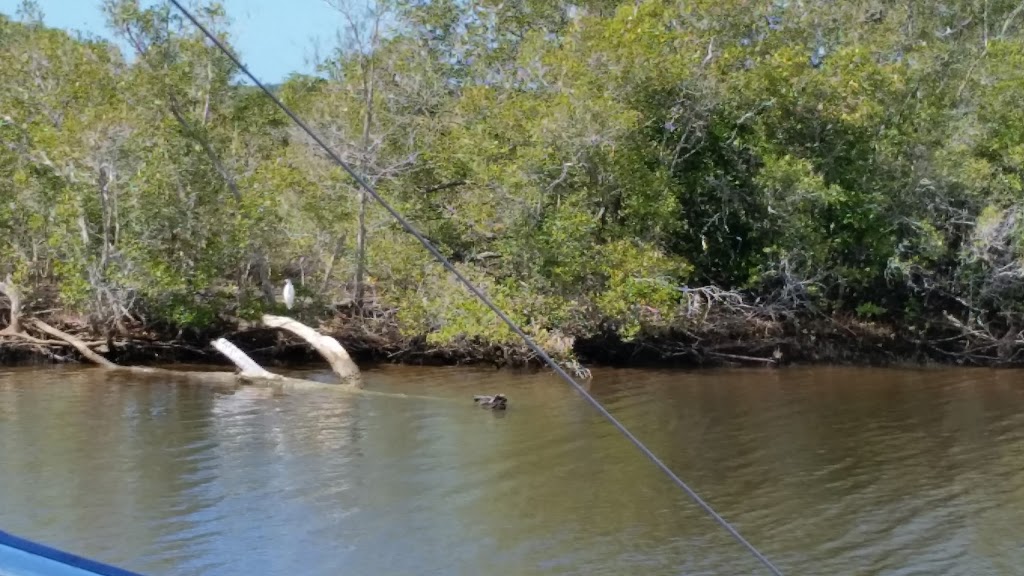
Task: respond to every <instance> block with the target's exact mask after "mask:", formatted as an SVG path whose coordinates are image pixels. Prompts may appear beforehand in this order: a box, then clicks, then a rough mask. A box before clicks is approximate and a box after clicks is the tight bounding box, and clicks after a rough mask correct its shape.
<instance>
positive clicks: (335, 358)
mask: <svg viewBox="0 0 1024 576" xmlns="http://www.w3.org/2000/svg"><path fill="white" fill-rule="evenodd" d="M263 324H264V325H266V326H269V327H271V328H280V329H282V330H287V331H288V332H291V333H292V334H295V335H296V336H298V337H299V338H302V339H303V340H305V341H306V342H307V343H308V344H309V345H310V346H312V347H313V349H314V350H316V351H317V352H319V353H320V355H321V356H323V357H324V359H326V360H327V362H328V363H329V364H330V365H331V369H332V370H334V373H335V374H337V375H338V377H339V378H341V379H342V380H348V379H350V378H353V377H356V376H358V375H359V367H358V366H356V363H355V362H353V361H352V357H351V356H349V355H348V352H347V351H346V350H345V348H344V347H343V346H342V345H341V344H340V343H339V342H338V341H337V340H335V339H334V338H331V337H330V336H324V335H323V334H320V333H319V332H317V331H316V330H313V329H312V328H310V327H309V326H306V325H305V324H303V323H301V322H298V321H296V320H292V319H291V318H287V317H285V316H271V315H270V314H264V315H263ZM232 361H233V360H232ZM254 364H255V362H254ZM236 365H237V363H236ZM239 368H241V366H239ZM243 370H244V368H243Z"/></svg>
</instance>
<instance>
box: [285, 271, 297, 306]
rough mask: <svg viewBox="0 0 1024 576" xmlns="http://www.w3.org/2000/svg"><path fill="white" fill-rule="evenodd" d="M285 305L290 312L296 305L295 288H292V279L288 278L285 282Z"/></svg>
mask: <svg viewBox="0 0 1024 576" xmlns="http://www.w3.org/2000/svg"><path fill="white" fill-rule="evenodd" d="M284 305H285V306H287V307H288V309H289V310H291V309H292V306H294V305H295V286H292V279H291V278H288V279H286V280H285V281H284Z"/></svg>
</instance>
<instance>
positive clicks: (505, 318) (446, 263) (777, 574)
mask: <svg viewBox="0 0 1024 576" xmlns="http://www.w3.org/2000/svg"><path fill="white" fill-rule="evenodd" d="M169 1H170V2H171V4H174V6H175V7H176V8H177V9H178V10H180V11H181V12H182V13H183V14H184V15H185V17H186V18H188V19H189V20H190V21H191V22H192V23H193V24H195V26H196V27H197V28H199V30H201V31H202V32H203V34H204V35H205V36H206V37H207V38H208V39H209V40H210V41H211V42H213V43H214V45H216V46H217V48H219V49H220V51H221V52H223V53H224V55H226V56H227V57H228V58H229V59H230V60H231V61H232V62H233V63H234V64H235V66H238V69H239V70H241V71H242V73H243V74H245V75H246V76H247V77H248V78H249V79H250V80H252V82H253V83H254V84H256V86H258V87H259V88H260V89H261V90H262V91H263V92H264V93H265V94H266V95H267V97H268V98H270V99H271V100H272V101H273V102H274V104H276V105H277V107H278V108H280V109H281V111H282V112H284V113H285V114H287V115H288V117H289V118H291V119H292V121H294V122H295V124H296V125H298V126H299V128H301V129H302V130H303V131H304V132H305V133H306V134H307V135H308V136H309V137H310V138H312V139H313V141H314V142H316V143H317V144H319V145H320V147H321V148H323V150H324V152H326V153H327V155H328V156H330V157H331V159H332V160H334V161H335V162H336V163H337V164H338V165H339V166H341V167H342V169H344V170H345V172H347V173H348V174H349V176H351V177H352V178H353V179H354V180H355V181H356V182H357V183H358V184H359V185H360V186H361V187H362V188H363V190H366V192H367V193H368V194H370V196H372V197H373V199H374V200H376V201H377V203H378V204H380V205H381V206H382V207H383V208H384V209H385V210H387V211H388V212H389V213H390V214H391V215H392V216H393V217H394V218H395V220H397V221H398V223H399V224H401V225H402V227H403V228H405V230H406V231H407V232H408V233H409V234H412V235H413V236H414V237H415V238H416V239H417V240H419V242H420V244H423V247H424V248H426V249H427V251H429V252H430V253H431V254H432V255H433V256H434V258H436V259H437V261H438V262H440V263H441V264H442V265H443V266H444V267H445V268H447V269H448V271H449V272H451V273H452V274H454V275H455V277H456V278H457V279H458V280H459V281H460V282H462V284H463V285H465V286H466V288H467V289H468V290H469V291H470V292H472V293H473V294H474V295H475V296H476V297H477V298H479V299H480V301H481V302H483V303H484V304H485V305H486V306H487V307H488V308H490V309H491V310H492V311H493V312H494V313H495V314H497V316H498V318H500V319H501V320H502V321H503V322H504V323H505V324H506V325H508V327H509V329H510V330H512V331H513V332H515V333H516V335H517V336H519V337H520V338H522V339H523V341H524V342H525V343H526V345H527V346H528V347H529V348H530V349H531V350H533V352H534V353H535V354H537V356H538V357H540V358H541V359H542V360H543V361H544V363H545V364H547V365H548V366H550V367H551V369H552V370H554V371H555V373H556V374H558V375H559V376H561V377H562V379H563V380H565V381H566V382H568V383H569V385H571V386H572V387H573V388H575V389H576V391H577V392H578V393H579V394H580V395H581V396H583V398H584V399H585V400H587V402H589V403H590V404H591V405H592V406H593V407H594V408H595V409H596V410H597V411H598V412H599V413H600V414H601V415H602V416H604V417H605V418H606V419H607V420H608V421H609V422H611V423H612V425H613V426H615V427H616V428H617V429H618V430H619V432H621V433H622V434H623V435H624V436H625V437H626V438H627V439H628V440H629V441H630V442H632V443H633V444H634V445H635V446H636V447H637V448H638V449H639V450H640V451H641V452H642V453H643V454H644V455H645V456H647V458H649V459H650V460H651V462H654V464H655V465H656V466H657V467H658V468H660V469H661V471H662V472H664V473H665V475H667V476H668V477H669V478H670V479H671V480H672V481H673V482H675V484H676V485H677V486H678V487H679V488H680V489H682V490H683V492H685V493H686V494H687V495H688V496H689V497H690V498H691V499H692V500H693V501H694V502H696V503H697V505H698V506H700V507H701V508H702V509H703V510H704V511H705V512H706V513H707V514H708V515H709V516H711V517H712V518H713V519H714V520H715V521H716V522H718V523H719V524H720V525H721V526H722V528H724V529H725V530H726V531H727V532H729V534H731V535H732V537H733V538H735V539H736V541H737V542H739V543H740V544H742V545H743V546H744V547H746V548H747V550H749V551H750V553H751V554H753V555H754V557H755V558H757V559H758V560H760V561H761V563H762V564H764V566H765V567H766V568H768V570H769V571H771V573H772V574H775V576H782V572H781V571H779V569H778V568H776V567H775V565H774V564H772V563H771V562H770V561H769V560H768V558H766V557H765V556H764V554H761V552H759V551H758V550H757V548H755V547H754V545H753V544H751V543H750V542H748V541H747V539H746V538H744V537H743V536H741V535H740V533H739V532H738V531H737V530H736V529H735V528H733V527H732V525H731V524H729V523H728V522H726V521H725V519H724V518H722V517H721V516H720V515H719V514H718V513H717V512H715V510H714V509H713V508H712V507H711V506H710V505H709V504H708V503H707V502H705V501H704V499H703V498H701V497H700V496H699V495H698V494H697V493H696V492H695V491H694V490H693V489H692V488H690V486H689V485H688V484H687V483H686V482H683V480H682V479H681V478H680V477H679V476H677V475H676V474H675V472H673V471H672V469H671V468H669V467H668V466H666V465H665V463H664V462H662V461H661V459H660V458H658V457H657V456H656V455H655V454H654V452H652V451H651V450H650V449H649V448H647V446H645V445H644V443H643V442H641V441H640V440H639V439H638V438H637V437H636V436H634V435H633V433H632V432H630V431H629V430H628V429H627V428H626V427H625V426H624V425H623V424H622V423H621V422H619V421H618V420H617V419H616V418H615V417H614V416H612V415H611V413H610V412H608V410H606V409H605V407H604V406H602V405H601V403H600V402H598V401H597V399H595V398H594V397H593V396H591V395H590V393H589V392H587V391H586V389H584V388H583V386H581V385H580V384H579V382H576V380H575V379H573V377H572V376H570V375H569V374H568V373H567V372H566V371H565V370H563V369H562V367H561V366H559V364H558V363H557V362H555V361H554V360H553V359H552V358H551V357H550V356H548V354H547V353H546V352H544V350H543V349H542V348H541V347H540V346H538V345H537V344H536V343H535V342H534V341H533V340H532V339H531V338H530V337H529V336H527V335H526V333H525V332H523V330H522V329H521V328H519V326H518V325H516V323H515V322H514V321H512V319H511V318H509V317H508V316H507V315H506V314H505V313H504V312H502V310H501V309H500V308H498V306H497V305H495V304H494V303H493V302H491V299H490V298H488V297H487V295H486V294H484V293H483V292H482V291H481V290H480V289H479V288H477V287H476V286H474V285H473V283H472V282H470V281H469V280H468V279H467V278H466V277H465V276H463V275H462V273H461V272H459V271H458V269H457V268H455V266H454V265H453V264H452V263H451V262H449V261H448V259H447V258H445V257H444V255H443V254H441V252H440V251H438V249H437V248H435V247H434V245H433V244H431V243H430V241H429V240H427V239H426V238H425V237H424V236H423V235H422V234H421V233H420V232H419V231H418V230H417V229H416V228H415V227H414V226H413V225H412V224H411V223H409V222H408V221H407V220H406V219H405V218H404V217H403V216H402V215H401V214H400V213H399V212H398V211H397V210H395V209H394V208H393V207H392V206H391V205H390V204H388V202H387V201H386V200H384V199H383V198H381V197H380V195H378V194H377V191H376V190H374V189H373V187H372V186H370V185H369V184H368V183H367V182H366V181H365V180H364V179H363V178H362V177H361V176H359V174H356V172H355V171H354V170H353V169H352V168H351V167H349V165H348V164H347V163H346V162H345V161H344V160H342V159H341V158H340V157H339V156H338V155H337V154H336V153H335V152H334V151H333V150H331V148H330V147H329V146H327V144H326V143H324V141H323V139H321V138H320V136H318V135H317V134H316V133H315V132H313V130H312V129H310V128H309V126H307V125H306V123H305V122H303V121H302V119H300V118H299V117H298V116H297V115H296V114H295V113H294V112H292V111H291V109H290V108H288V107H287V106H285V105H284V103H283V102H281V101H280V100H279V99H278V98H277V96H275V95H274V93H273V92H271V91H270V90H268V89H267V87H266V86H264V85H263V83H262V82H260V81H259V79H257V78H256V76H254V75H253V74H252V72H250V71H249V69H248V68H247V67H246V66H245V65H244V64H242V62H241V60H239V59H238V58H237V57H236V56H235V55H234V54H232V53H231V51H230V50H228V48H227V47H226V46H225V45H224V44H223V43H222V42H221V41H220V40H219V39H218V38H217V37H216V36H214V35H213V34H212V33H211V32H210V31H209V30H207V28H206V26H204V25H203V24H202V23H201V22H199V20H198V19H196V17H195V16H193V15H192V13H191V12H190V11H188V10H187V9H186V8H185V7H184V6H182V5H181V3H180V2H179V1H178V0H169Z"/></svg>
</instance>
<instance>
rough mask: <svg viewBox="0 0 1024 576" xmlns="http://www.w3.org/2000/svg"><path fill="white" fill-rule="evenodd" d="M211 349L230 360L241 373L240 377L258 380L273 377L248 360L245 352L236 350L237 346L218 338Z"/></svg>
mask: <svg viewBox="0 0 1024 576" xmlns="http://www.w3.org/2000/svg"><path fill="white" fill-rule="evenodd" d="M213 347H214V348H216V349H217V351H218V352H220V353H221V354H223V355H224V356H226V357H227V358H228V360H231V362H232V363H233V364H234V365H235V366H238V368H239V369H240V370H241V371H242V374H241V375H242V376H251V377H258V378H266V377H268V376H273V374H271V373H270V372H267V370H266V369H264V368H263V367H262V366H260V365H259V364H257V363H256V361H255V360H253V359H252V358H249V356H248V355H247V354H246V353H245V352H242V351H241V350H239V349H238V347H237V346H235V345H234V344H232V343H231V342H228V341H227V340H225V339H223V338H218V339H216V340H214V341H213Z"/></svg>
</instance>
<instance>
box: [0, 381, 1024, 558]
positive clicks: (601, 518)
mask: <svg viewBox="0 0 1024 576" xmlns="http://www.w3.org/2000/svg"><path fill="white" fill-rule="evenodd" d="M296 374H302V375H304V376H305V377H314V378H318V379H323V380H327V381H329V378H330V375H329V374H328V373H326V372H323V371H309V370H307V371H297V372H296ZM366 380H367V385H368V387H369V388H372V389H374V390H380V391H387V392H397V393H402V394H414V395H420V396H426V397H431V398H437V399H441V400H444V401H437V402H428V401H424V400H417V399H410V398H395V397H388V396H358V395H337V394H331V393H318V392H311V393H302V394H298V393H296V394H289V395H283V396H282V395H277V396H275V395H272V394H269V393H267V392H265V391H262V390H258V389H252V388H244V389H241V390H239V391H237V392H235V393H231V394H225V393H216V392H213V391H211V390H208V389H205V388H202V387H199V386H182V385H171V384H169V383H166V382H162V381H159V380H157V381H152V380H138V379H130V380H125V379H124V378H123V377H120V376H118V377H116V378H115V377H111V376H110V375H107V374H105V373H103V372H102V371H98V370H92V369H86V368H48V369H38V368H36V369H17V370H6V371H0V458H2V460H0V487H2V488H0V529H4V530H8V531H11V532H14V533H16V534H20V535H23V536H26V537H29V538H33V539H37V540H40V541H44V542H46V543H49V544H51V545H54V546H58V547H61V548H65V549H68V550H70V551H74V552H77V553H81V554H84V555H88V556H91V557H94V558H96V559H99V560H103V561H106V562H110V563H114V564H118V565H121V566H124V567H126V568H130V569H134V570H138V571H141V572H144V573H147V574H152V575H158V574H167V575H170V574H175V575H178V574H195V575H199V574H226V575H232V574H239V575H241V574H267V575H291V574H304V575H305V574H324V575H326V574H332V575H333V574H339V573H346V574H440V573H445V574H453V573H457V574H462V573H465V574H510V575H516V574H581V575H582V574H588V575H589V574H628V573H643V574H651V575H660V574H666V575H667V574H682V573H685V574H750V573H761V572H760V567H759V565H758V564H757V563H756V561H755V560H753V559H752V558H750V557H749V555H747V553H746V551H745V550H744V549H743V548H741V547H740V546H739V545H738V544H736V543H735V542H733V541H732V540H731V539H730V538H729V536H728V535H727V534H725V533H724V532H723V531H722V530H721V528H720V527H718V526H717V525H715V524H714V523H713V522H712V521H711V520H710V519H708V518H707V517H706V516H704V515H703V513H702V512H701V511H700V510H699V509H698V508H697V507H696V506H694V505H693V504H692V503H691V502H690V501H689V500H687V499H686V497H685V495H682V494H680V493H679V491H678V490H676V489H675V487H674V486H673V485H672V484H671V483H670V482H669V481H668V480H667V479H666V478H664V476H662V475H661V473H660V472H659V471H658V470H657V469H656V468H655V467H654V466H653V465H651V464H650V463H649V462H647V461H646V460H645V459H644V458H643V456H642V455H641V454H639V453H638V452H637V451H636V449H635V448H634V447H633V446H632V445H631V444H630V443H629V442H628V441H626V440H625V439H624V438H622V437H621V436H620V435H619V434H618V432H617V431H616V430H615V429H614V428H613V427H612V426H610V425H609V424H607V423H606V422H605V421H604V420H603V419H601V417H600V416H599V415H598V414H597V413H596V412H595V411H594V410H593V409H592V408H591V407H590V406H589V405H587V404H586V403H585V402H584V401H582V399H580V398H579V397H578V396H577V395H576V393H575V392H574V391H573V390H572V389H570V388H569V387H568V386H566V385H565V384H564V383H562V382H561V381H560V380H558V379H557V378H556V377H554V376H553V375H551V374H547V373H512V372H495V371H491V370H481V369H466V368H410V367H397V366H385V367H381V368H376V369H373V370H370V371H368V372H367V373H366ZM1022 382H1024V374H1022V373H1021V372H1011V371H991V370H958V369H942V370H879V369H852V368H806V369H803V368H794V369H784V370H770V371H769V370H714V371H694V372H684V371H639V370H604V371H600V372H597V373H595V379H594V380H593V381H592V382H591V383H590V384H588V386H589V388H590V391H591V392H592V393H593V394H594V395H595V396H596V397H597V398H599V399H600V400H602V401H603V402H604V403H605V404H606V406H607V407H608V409H609V410H610V411H611V412H612V413H613V414H615V415H616V416H617V417H618V418H620V420H621V421H622V422H623V423H624V424H626V425H627V426H629V427H630V428H631V429H632V430H633V432H634V433H635V434H636V435H637V436H638V437H640V438H641V439H642V440H644V441H645V442H647V443H648V445H649V446H650V447H651V448H652V449H653V450H654V451H655V452H656V453H657V454H659V455H660V456H661V457H662V458H663V459H664V460H665V461H666V463H667V464H668V465H669V466H671V467H672V468H673V469H674V470H675V471H677V473H679V475H680V476H682V477H683V478H684V479H685V480H686V481H687V482H689V483H690V484H691V485H692V486H693V487H694V488H695V489H697V490H698V491H699V492H700V493H701V495H702V496H704V497H705V499H706V500H708V501H709V502H710V503H711V504H712V505H713V506H715V508H716V509H717V510H718V511H719V512H720V513H721V514H722V515H723V516H725V518H727V519H728V520H729V521H730V522H732V523H733V524H734V525H735V526H736V527H737V528H738V529H739V530H740V531H741V532H742V533H743V534H744V536H745V537H747V538H748V539H749V540H750V541H751V542H753V543H754V544H755V545H756V546H758V547H759V548H760V549H761V550H762V551H763V552H765V553H766V555H767V556H768V557H769V558H771V559H772V560H773V562H775V563H776V564H777V565H779V566H780V567H781V568H782V569H783V571H784V572H786V573H794V574H796V573H800V574H892V575H896V574H899V575H909V574H948V575H960V574H963V575H972V576H974V575H987V574H991V575H1003V574H1017V573H1019V571H1018V568H1019V566H1021V565H1024V547H1021V546H1020V538H1019V536H1018V532H1019V530H1018V528H1019V527H1020V526H1022V525H1024V466H1022V465H1024V442H1022V440H1024V384H1022ZM495 392H503V393H505V394H506V395H508V397H509V398H510V402H509V410H508V411H506V412H492V411H489V410H483V409H481V408H479V407H477V406H475V405H474V404H473V402H472V396H473V395H474V394H480V393H486V394H491V393H495Z"/></svg>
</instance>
